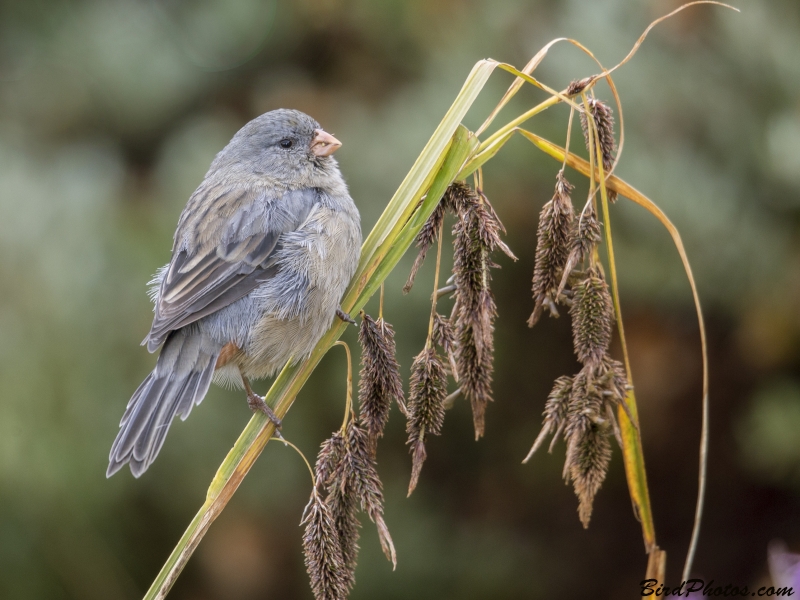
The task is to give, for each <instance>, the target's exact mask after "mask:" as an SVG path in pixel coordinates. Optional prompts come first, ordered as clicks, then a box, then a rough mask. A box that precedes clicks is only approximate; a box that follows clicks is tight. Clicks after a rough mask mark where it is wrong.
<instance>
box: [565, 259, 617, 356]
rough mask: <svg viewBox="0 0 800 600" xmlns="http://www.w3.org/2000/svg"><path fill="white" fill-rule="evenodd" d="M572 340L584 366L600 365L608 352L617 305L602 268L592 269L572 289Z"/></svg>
mask: <svg viewBox="0 0 800 600" xmlns="http://www.w3.org/2000/svg"><path fill="white" fill-rule="evenodd" d="M572 291H573V294H574V295H573V298H572V308H570V314H571V315H572V339H573V343H574V345H575V354H576V355H577V356H578V360H580V361H581V362H582V363H583V364H585V365H590V364H591V365H597V364H599V363H600V361H601V359H602V358H603V357H604V356H605V355H606V353H607V352H608V345H609V343H610V342H611V325H612V323H613V322H614V306H613V304H612V302H611V294H610V293H609V291H608V284H606V282H605V280H604V279H603V278H602V276H601V274H600V271H599V270H598V269H596V268H591V269H589V271H588V272H587V277H586V279H584V280H583V281H581V282H580V283H578V284H577V285H576V286H574V287H573V288H572Z"/></svg>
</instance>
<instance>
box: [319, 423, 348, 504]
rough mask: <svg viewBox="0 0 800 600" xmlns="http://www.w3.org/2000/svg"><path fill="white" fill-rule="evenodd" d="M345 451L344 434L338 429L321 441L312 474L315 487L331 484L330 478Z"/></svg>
mask: <svg viewBox="0 0 800 600" xmlns="http://www.w3.org/2000/svg"><path fill="white" fill-rule="evenodd" d="M344 452H345V441H344V436H343V435H342V433H341V432H340V431H337V432H335V433H334V434H333V435H332V436H331V437H330V438H329V439H327V440H325V441H324V442H322V445H320V448H319V454H317V464H316V465H315V466H314V474H315V478H316V480H317V488H318V489H320V490H325V489H327V488H328V487H330V485H331V479H332V478H333V475H334V473H335V472H336V469H337V467H338V465H339V463H340V462H341V461H342V457H343V456H344Z"/></svg>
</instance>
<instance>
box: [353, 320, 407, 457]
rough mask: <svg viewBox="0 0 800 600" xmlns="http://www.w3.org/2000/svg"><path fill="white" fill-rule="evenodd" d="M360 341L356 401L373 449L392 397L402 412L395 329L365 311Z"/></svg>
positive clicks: (381, 432)
mask: <svg viewBox="0 0 800 600" xmlns="http://www.w3.org/2000/svg"><path fill="white" fill-rule="evenodd" d="M358 341H359V342H360V343H361V372H360V376H359V384H358V401H359V406H360V409H361V413H360V414H361V419H362V420H363V422H364V424H365V425H366V427H367V432H368V434H369V440H370V446H371V447H372V449H373V451H374V450H375V445H376V443H377V440H378V438H379V437H381V436H382V435H383V429H384V427H385V426H386V422H387V421H388V420H389V409H390V407H391V404H392V401H394V402H396V403H397V405H398V406H399V407H400V408H401V410H402V411H403V412H405V403H404V402H403V383H402V379H401V378H400V367H399V365H398V364H397V358H396V348H395V341H394V329H393V328H392V326H391V325H389V324H388V323H386V322H385V321H384V320H383V319H378V320H377V321H375V320H373V319H372V317H370V316H369V315H367V314H364V315H363V316H362V319H361V328H360V329H359V332H358Z"/></svg>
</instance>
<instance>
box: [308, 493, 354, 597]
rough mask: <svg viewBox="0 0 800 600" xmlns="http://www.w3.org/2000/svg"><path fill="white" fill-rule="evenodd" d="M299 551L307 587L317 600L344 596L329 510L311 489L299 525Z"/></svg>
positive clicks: (336, 538) (334, 528)
mask: <svg viewBox="0 0 800 600" xmlns="http://www.w3.org/2000/svg"><path fill="white" fill-rule="evenodd" d="M303 524H304V525H305V526H306V528H305V532H304V534H303V553H304V554H305V563H306V570H307V571H308V576H309V578H310V579H311V589H312V591H313V592H314V597H315V598H316V599H317V600H343V599H344V598H347V587H346V584H345V582H344V580H343V578H342V572H343V569H344V563H343V561H342V550H341V547H340V545H339V535H338V533H337V532H336V527H335V525H334V522H333V516H332V515H331V512H330V509H329V508H328V506H327V505H326V504H325V503H324V502H323V501H322V499H321V498H320V496H319V493H318V492H317V489H316V488H314V491H313V492H312V493H311V500H310V502H309V505H308V506H307V507H306V511H305V514H304V516H303V520H302V522H301V525H303Z"/></svg>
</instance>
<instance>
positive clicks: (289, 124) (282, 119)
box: [215, 108, 342, 186]
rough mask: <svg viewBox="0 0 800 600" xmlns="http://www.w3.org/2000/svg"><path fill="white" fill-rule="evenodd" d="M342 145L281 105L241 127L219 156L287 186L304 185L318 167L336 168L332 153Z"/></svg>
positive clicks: (317, 170)
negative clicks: (279, 107)
mask: <svg viewBox="0 0 800 600" xmlns="http://www.w3.org/2000/svg"><path fill="white" fill-rule="evenodd" d="M341 145H342V144H341V142H340V141H339V140H337V139H336V138H335V137H333V136H332V135H331V134H329V133H327V132H326V131H325V130H324V129H322V126H321V125H320V124H319V123H317V121H315V120H314V119H312V118H311V117H309V116H308V115H307V114H305V113H302V112H300V111H299V110H289V109H284V108H281V109H278V110H273V111H270V112H268V113H264V114H263V115H261V116H260V117H256V118H255V119H253V120H252V121H250V122H249V123H247V124H246V125H245V126H244V127H242V128H241V129H240V130H239V131H238V132H237V133H236V135H235V136H233V139H231V141H230V143H229V144H228V145H227V146H226V147H225V149H224V150H223V151H222V152H220V155H219V156H218V160H219V159H222V162H224V163H227V164H228V165H230V167H232V168H234V169H236V170H239V169H244V170H245V171H246V172H248V173H252V174H255V175H257V176H265V177H268V178H270V179H275V180H278V181H280V182H282V183H285V184H287V185H290V186H293V185H297V184H299V185H305V184H306V183H310V182H311V181H312V180H314V179H315V178H316V177H317V176H318V175H319V172H320V171H324V172H327V171H332V170H335V169H336V162H335V160H334V159H333V158H332V156H331V155H332V154H333V153H334V152H336V150H337V149H338V148H339V147H340V146H341ZM215 162H217V161H215Z"/></svg>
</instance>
